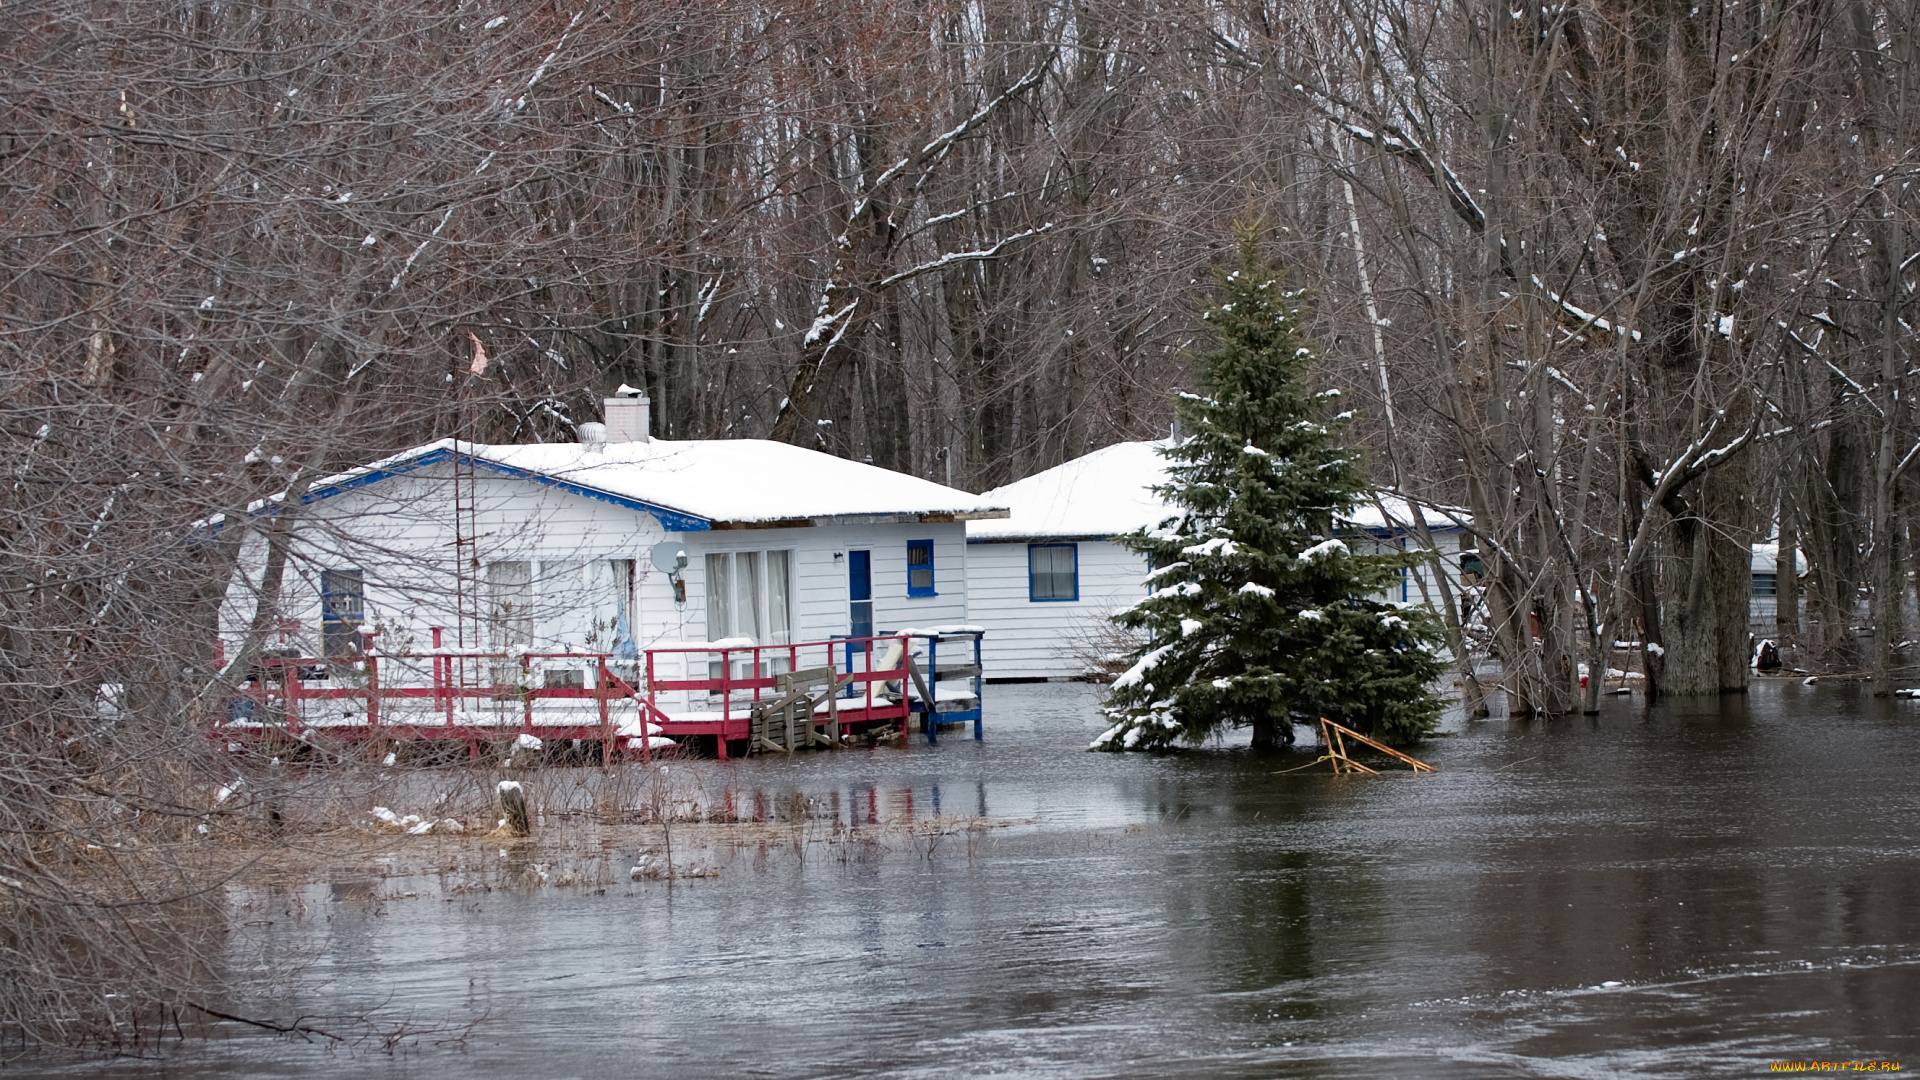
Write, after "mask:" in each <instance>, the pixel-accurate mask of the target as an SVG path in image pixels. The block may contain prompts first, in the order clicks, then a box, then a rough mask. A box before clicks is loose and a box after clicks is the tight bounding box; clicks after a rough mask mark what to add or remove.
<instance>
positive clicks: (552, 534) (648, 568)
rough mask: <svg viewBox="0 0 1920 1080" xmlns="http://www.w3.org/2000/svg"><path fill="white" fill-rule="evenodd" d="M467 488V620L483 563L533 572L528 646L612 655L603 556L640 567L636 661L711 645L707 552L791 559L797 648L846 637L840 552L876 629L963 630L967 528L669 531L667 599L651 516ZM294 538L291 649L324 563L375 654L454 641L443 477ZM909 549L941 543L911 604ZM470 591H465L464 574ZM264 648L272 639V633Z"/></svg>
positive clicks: (451, 554) (399, 483)
mask: <svg viewBox="0 0 1920 1080" xmlns="http://www.w3.org/2000/svg"><path fill="white" fill-rule="evenodd" d="M463 483H464V480H463ZM474 492H475V495H474V499H473V503H474V507H475V512H474V515H473V519H474V525H473V529H472V535H474V536H477V537H478V538H479V540H478V546H477V554H478V558H479V560H480V561H481V563H482V569H481V571H480V577H481V583H480V586H479V588H478V591H477V594H475V593H472V592H470V593H469V594H468V595H469V597H470V599H469V600H468V601H467V603H466V605H465V607H466V608H467V609H468V610H469V612H471V610H472V609H473V608H474V607H475V606H476V602H475V600H473V599H471V597H473V596H474V595H477V597H478V599H477V607H478V609H479V612H480V614H481V618H482V620H484V618H485V614H486V610H487V590H486V585H485V569H484V564H486V563H488V562H493V561H498V560H526V561H528V562H531V563H533V564H534V576H535V581H536V586H535V590H534V593H535V596H536V597H537V601H538V606H537V608H536V610H535V612H534V648H535V649H536V650H539V651H559V650H562V649H567V648H571V649H574V650H580V651H606V650H610V649H611V648H612V645H613V634H612V624H613V613H614V599H613V575H612V573H611V571H610V569H609V568H608V567H607V565H606V561H607V560H610V559H632V560H634V563H635V569H636V571H637V574H638V578H637V581H636V582H635V589H634V592H635V594H636V595H635V604H634V607H635V612H634V620H633V623H634V624H633V627H632V629H633V633H634V640H635V643H636V644H637V645H638V647H639V648H641V649H643V650H644V649H646V648H648V647H649V646H654V645H661V644H668V643H674V642H698V641H702V640H704V639H705V637H706V588H705V586H706V582H705V574H706V569H705V566H706V559H705V556H706V555H707V554H708V553H712V552H739V551H759V552H764V551H775V550H786V551H791V552H793V568H792V574H793V609H794V634H795V640H799V641H818V640H824V639H827V638H831V637H834V636H844V635H846V633H847V632H848V629H849V611H848V606H847V603H848V601H847V595H848V593H847V589H848V571H847V559H846V557H845V556H846V552H847V551H849V550H856V549H866V550H868V551H871V552H872V559H873V600H874V625H875V628H876V630H878V631H880V632H886V631H889V630H898V629H902V628H904V627H909V626H917V627H931V626H940V625H948V624H954V623H961V622H964V621H965V620H966V613H967V590H966V586H967V578H966V547H967V545H966V531H965V529H966V527H965V525H964V524H962V523H958V522H955V523H946V524H932V525H926V524H920V525H829V526H817V527H812V528H798V529H737V530H736V529H723V530H715V531H711V532H691V533H675V534H671V535H672V536H673V538H675V539H677V540H680V541H682V542H684V543H685V545H686V551H687V555H688V565H687V567H686V569H685V570H684V571H683V572H682V575H681V577H682V579H683V581H684V582H685V586H686V591H685V596H686V599H685V601H684V602H676V601H675V599H674V593H673V586H672V582H671V581H670V580H669V579H668V577H667V576H666V575H665V574H664V573H662V572H661V571H659V570H657V569H655V568H654V567H653V565H652V563H651V561H650V560H649V553H650V550H651V549H652V547H653V546H654V545H655V544H656V543H658V542H660V541H661V540H664V539H667V538H668V536H669V534H668V533H666V532H665V531H664V530H663V529H662V528H661V527H660V524H659V522H658V521H657V520H656V519H655V518H654V517H653V515H652V514H649V513H645V512H641V511H635V510H630V509H626V508H624V507H620V506H615V505H613V504H610V503H606V502H602V501H599V500H596V499H589V498H586V497H583V496H579V495H574V494H571V493H568V492H564V491H560V490H558V489H556V488H553V487H549V486H546V485H543V484H538V483H534V482H530V481H524V480H516V479H511V478H507V477H499V476H490V475H486V474H482V475H480V476H478V477H477V478H476V479H475V487H474ZM295 536H296V543H295V545H294V547H293V552H292V555H291V557H290V559H289V562H288V568H287V574H286V581H285V585H284V588H283V590H282V602H281V605H280V610H281V612H282V614H283V616H285V617H286V618H288V619H291V620H294V621H295V622H296V623H297V628H295V629H292V630H291V631H290V633H289V635H288V643H289V644H290V645H292V646H294V647H295V648H297V649H299V650H301V651H303V652H305V653H308V654H313V653H317V652H318V651H319V650H320V572H321V571H322V570H324V569H329V568H354V569H359V570H362V571H364V572H365V574H366V620H367V625H368V626H369V627H370V628H378V629H379V630H380V636H379V637H378V638H377V639H376V641H377V648H378V649H379V650H380V651H382V652H387V653H399V652H409V651H425V650H426V649H428V648H429V647H430V646H431V643H432V628H433V627H435V626H438V627H443V628H445V629H444V637H443V640H444V643H445V644H446V645H448V646H456V645H459V644H460V641H459V635H458V634H457V632H456V631H457V628H458V627H459V625H460V621H461V620H460V618H459V614H458V609H459V608H460V606H461V605H460V604H459V603H458V601H457V595H458V594H457V591H456V588H455V569H456V565H455V564H456V554H455V553H456V546H455V544H454V540H455V527H454V510H453V486H452V483H451V478H450V475H449V474H447V473H446V472H445V471H444V470H442V471H440V472H439V473H437V474H436V473H434V472H431V471H428V470H423V471H422V472H420V473H414V474H410V475H407V476H400V477H392V478H389V479H386V480H382V481H379V482H377V483H374V484H370V485H367V486H365V487H362V488H359V489H356V490H354V491H351V492H348V493H346V494H342V495H338V496H335V497H333V498H330V499H327V500H324V501H322V502H318V503H315V504H313V505H311V506H309V507H306V508H305V509H304V510H303V512H302V516H301V519H300V522H299V524H298V526H297V527H296V531H295ZM909 540H932V541H933V543H934V587H935V595H934V596H930V597H909V596H907V595H906V591H907V584H906V583H907V542H908V541H909ZM466 550H470V551H471V550H474V549H471V548H470V549H466ZM836 554H838V555H839V556H840V558H839V559H837V560H836V559H835V557H834V556H835V555H836ZM263 556H264V544H263V543H261V541H260V540H259V537H258V535H257V534H256V535H254V536H251V537H250V538H249V540H248V541H247V542H246V543H245V544H243V552H242V559H241V571H240V573H239V574H238V575H236V580H235V582H234V584H233V586H232V588H230V589H229V592H228V598H227V603H226V605H225V609H224V611H223V614H222V620H221V628H222V636H223V638H224V639H225V640H226V642H227V645H228V647H229V649H231V648H232V647H233V646H234V645H236V644H237V642H238V641H239V640H240V638H241V636H242V635H243V633H244V629H245V627H246V626H247V625H248V624H249V623H250V622H251V620H252V617H253V597H254V595H255V592H256V590H257V583H258V581H259V579H260V573H261V566H262V562H263ZM468 580H469V585H468V588H469V589H472V584H471V577H470V576H469V579H468ZM762 589H763V592H764V589H765V586H764V582H763V585H762ZM467 621H468V626H467V632H466V646H467V647H468V648H482V649H484V648H486V647H487V641H488V635H487V633H486V630H485V628H484V625H483V626H481V627H479V628H477V629H476V628H475V627H474V626H473V625H472V619H471V617H469V619H468V620H467ZM270 644H278V638H277V636H276V638H275V640H274V641H272V642H270Z"/></svg>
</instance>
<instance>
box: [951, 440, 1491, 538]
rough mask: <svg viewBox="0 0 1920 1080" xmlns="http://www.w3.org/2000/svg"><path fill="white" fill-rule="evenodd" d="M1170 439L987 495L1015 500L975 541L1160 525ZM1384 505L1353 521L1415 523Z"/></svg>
mask: <svg viewBox="0 0 1920 1080" xmlns="http://www.w3.org/2000/svg"><path fill="white" fill-rule="evenodd" d="M1167 445H1168V444H1167V441H1166V440H1157V441H1154V442H1126V443H1115V444H1114V445H1112V446H1109V447H1106V448H1105V449H1102V450H1095V451H1094V452H1093V453H1091V454H1088V455H1086V456H1084V457H1078V458H1075V459H1073V460H1072V461H1069V462H1067V463H1066V464H1064V465H1056V466H1054V467H1053V468H1051V469H1048V470H1046V471H1045V472H1040V473H1035V474H1033V475H1032V476H1029V477H1027V478H1026V479H1025V480H1017V481H1015V482H1014V483H1011V484H1008V485H1006V486H1005V487H998V488H994V489H993V490H992V491H989V492H987V493H986V494H984V495H982V496H981V498H983V499H987V500H990V501H991V502H993V503H995V504H997V505H1000V506H1005V507H1008V508H1009V509H1010V510H1011V513H1010V514H1009V515H1008V516H1007V517H1004V518H999V519H997V520H990V521H987V520H983V521H969V522H968V523H967V539H968V540H982V541H985V540H1023V539H1027V538H1029V537H1049V536H1051V537H1069V536H1079V537H1104V536H1119V535H1121V534H1122V533H1129V532H1133V531H1134V530H1136V529H1144V528H1150V527H1152V526H1154V525H1158V524H1159V523H1160V521H1161V519H1162V518H1164V517H1166V516H1167V505H1166V503H1164V502H1162V501H1161V500H1160V498H1159V496H1156V495H1155V494H1154V493H1153V492H1152V491H1151V490H1150V489H1151V488H1152V487H1154V486H1155V485H1157V484H1164V483H1166V482H1167V459H1166V458H1164V457H1162V456H1161V455H1160V451H1161V450H1162V449H1164V448H1166V446H1167ZM1379 501H1380V503H1381V504H1382V506H1384V507H1385V511H1386V512H1385V513H1382V512H1381V506H1375V505H1374V504H1373V503H1362V504H1360V505H1359V506H1356V507H1354V512H1353V514H1352V515H1351V518H1350V521H1351V523H1352V524H1353V525H1355V526H1358V527H1359V528H1362V529H1369V530H1373V531H1404V530H1408V529H1411V528H1412V527H1413V524H1412V523H1413V515H1412V513H1411V512H1410V511H1409V509H1408V507H1407V501H1406V500H1405V499H1402V498H1400V497H1399V496H1395V495H1387V494H1384V493H1382V494H1381V495H1380V499H1379ZM1425 517H1426V519H1427V528H1429V529H1432V530H1434V531H1445V530H1449V529H1457V528H1459V527H1460V523H1464V522H1466V521H1468V520H1469V519H1468V517H1467V514H1466V512H1465V511H1462V510H1454V509H1451V508H1447V509H1435V508H1431V507H1429V508H1426V510H1425Z"/></svg>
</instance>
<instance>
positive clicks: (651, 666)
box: [212, 632, 981, 760]
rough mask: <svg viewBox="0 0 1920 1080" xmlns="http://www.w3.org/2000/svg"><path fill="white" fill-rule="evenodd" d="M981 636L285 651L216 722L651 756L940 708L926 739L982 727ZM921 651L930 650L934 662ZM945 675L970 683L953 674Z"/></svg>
mask: <svg viewBox="0 0 1920 1080" xmlns="http://www.w3.org/2000/svg"><path fill="white" fill-rule="evenodd" d="M979 638H980V635H979V634H978V633H977V632H965V633H938V632H928V633H922V632H909V633H899V634H892V635H883V636H877V637H872V638H853V639H848V638H836V639H833V640H830V641H816V642H804V643H797V644H792V645H764V646H754V645H746V644H742V645H737V646H736V645H731V644H721V645H714V644H707V643H700V644H690V645H681V646H671V647H663V648H657V649H649V650H647V651H646V652H645V653H644V654H643V655H642V657H641V658H640V659H638V660H627V661H624V662H622V661H621V660H620V659H619V658H617V657H615V656H612V655H611V654H606V653H578V652H557V653H537V652H526V651H515V652H479V651H468V650H457V649H443V648H437V649H433V650H431V651H429V652H426V653H412V654H378V653H373V652H369V653H368V655H365V656H361V657H354V658H350V659H340V658H335V659H324V658H317V657H299V656H288V655H272V656H267V657H264V658H262V659H261V660H260V661H259V663H257V664H256V665H255V667H254V669H253V671H252V673H251V675H250V677H249V678H248V679H247V681H246V682H245V683H244V684H243V685H242V686H241V687H240V688H239V690H238V692H237V693H236V694H235V696H234V698H233V700H232V703H231V706H230V708H229V710H228V716H227V718H226V719H225V720H224V721H222V722H220V723H219V724H217V725H215V730H214V731H213V732H212V734H213V735H215V736H216V737H218V738H222V739H226V740H228V741H230V742H231V741H236V740H246V739H272V738H280V739H291V740H294V741H298V742H303V743H309V744H315V743H319V742H326V743H335V744H337V743H348V744H351V743H356V742H358V743H386V742H414V741H439V742H450V743H456V744H463V745H464V746H465V747H466V749H467V752H468V753H469V755H471V756H478V755H479V754H480V753H481V750H482V748H483V747H485V746H488V745H495V744H501V743H506V742H511V741H513V740H516V739H518V738H519V737H520V736H522V735H531V736H533V737H535V738H538V739H541V740H542V741H543V742H544V741H545V740H549V739H559V740H574V741H578V742H583V743H591V744H595V745H597V746H598V748H599V750H600V753H601V755H602V758H603V760H610V759H611V758H613V757H615V756H620V755H636V756H638V757H639V758H641V759H642V760H646V759H647V758H649V757H650V756H651V755H652V754H653V753H654V752H656V751H658V750H662V749H665V748H667V747H668V746H675V745H678V744H680V743H682V742H684V741H685V740H686V739H689V738H698V739H702V740H703V741H704V740H705V739H712V740H713V745H714V748H715V751H716V752H717V754H718V756H719V757H721V758H726V757H730V756H733V755H735V754H738V753H752V752H754V751H755V750H766V749H773V750H780V751H787V750H792V749H799V748H802V747H804V746H814V745H821V746H839V745H841V744H842V743H843V742H844V741H845V740H846V738H847V736H849V735H851V734H855V733H858V732H862V731H869V730H871V729H874V728H876V727H883V726H886V727H893V728H895V729H897V730H899V731H901V732H902V733H904V732H905V731H906V729H907V727H908V723H909V721H910V720H911V718H912V716H913V715H914V714H915V713H921V714H927V713H932V714H933V717H934V719H933V721H932V722H930V723H927V724H926V725H925V727H926V731H927V736H928V740H929V741H932V740H933V739H935V738H936V733H937V730H938V727H939V725H940V724H942V723H955V722H966V721H971V722H972V723H973V725H974V737H975V738H979V737H980V736H981V709H980V696H979V695H980V685H979V671H980V665H979ZM943 643H944V644H946V646H947V650H948V654H949V656H951V655H952V654H953V652H954V651H955V650H956V647H957V646H958V647H961V651H970V652H971V653H972V658H973V663H971V664H963V663H954V662H951V661H943V660H941V659H940V655H939V653H940V648H941V645H942V644H943ZM968 647H970V648H968ZM916 648H924V650H925V652H926V655H927V670H926V671H922V670H921V667H920V665H919V663H918V662H917V661H916V660H915V659H914V653H915V650H916ZM929 675H931V676H932V680H931V682H929ZM943 679H944V680H946V681H948V682H949V683H951V682H954V681H956V680H971V683H970V685H969V686H968V687H966V688H962V687H958V686H951V685H949V686H941V685H940V682H941V680H943ZM642 688H644V689H642ZM776 712H777V714H778V715H777V716H776V715H775V714H776ZM776 719H777V721H778V722H777V723H775V722H774V721H775V720H776ZM770 724H771V726H770ZM802 728H804V729H805V737H804V738H802V737H801V736H800V734H798V733H799V731H800V729H802Z"/></svg>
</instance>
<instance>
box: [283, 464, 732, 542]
mask: <svg viewBox="0 0 1920 1080" xmlns="http://www.w3.org/2000/svg"><path fill="white" fill-rule="evenodd" d="M459 456H460V457H461V458H462V459H464V460H466V461H467V462H470V463H471V464H472V465H473V466H474V467H476V468H482V469H486V470H487V471H489V472H493V473H498V474H499V475H501V476H511V477H513V478H514V479H516V480H532V481H533V482H535V483H537V484H545V485H547V486H548V487H555V488H559V489H560V490H561V491H565V492H568V493H569V494H573V495H578V496H581V497H582V498H587V499H595V500H597V501H599V502H603V503H611V504H612V505H614V506H618V507H621V508H623V509H626V510H634V511H638V512H640V513H643V514H652V515H653V516H654V518H655V519H656V520H658V521H659V522H660V527H661V528H663V529H665V530H667V531H668V532H706V531H708V530H710V529H712V528H713V523H712V522H711V521H708V520H707V519H706V518H700V517H694V516H693V515H692V514H687V513H682V512H681V511H679V510H669V509H667V508H666V507H664V506H655V505H653V504H652V503H648V502H641V501H640V500H639V499H629V498H627V497H626V496H624V495H615V494H613V493H611V492H606V491H601V490H600V489H599V488H591V487H587V486H586V485H585V484H576V483H574V482H572V481H571V480H562V479H560V478H558V477H554V476H548V475H547V474H546V473H541V472H534V471H533V470H531V469H516V468H514V467H512V466H510V465H502V464H500V463H499V462H497V461H488V460H487V459H485V458H478V457H474V456H473V455H471V454H461V455H459ZM453 458H454V451H453V450H451V449H448V448H447V447H444V446H443V447H440V448H439V449H437V450H429V451H428V452H426V453H424V454H421V455H420V456H419V457H417V458H411V459H409V460H406V461H402V462H398V463H396V464H394V465H391V466H389V467H387V468H384V469H371V470H369V471H367V472H364V473H361V474H360V475H359V476H356V477H354V478H352V479H351V480H343V481H341V482H340V483H337V484H328V485H327V486H326V487H323V488H314V489H313V490H312V491H309V492H307V494H306V496H305V497H303V498H302V499H301V500H300V501H301V502H303V503H311V502H318V501H319V500H321V499H330V498H332V497H334V496H335V495H343V494H345V493H347V492H349V491H352V490H354V489H355V488H363V487H366V486H367V485H368V484H377V483H379V482H380V481H382V480H386V479H390V478H392V477H395V476H402V475H405V474H406V473H410V472H412V471H414V470H415V469H421V468H425V467H426V466H428V465H438V464H440V463H441V462H444V461H451V460H453Z"/></svg>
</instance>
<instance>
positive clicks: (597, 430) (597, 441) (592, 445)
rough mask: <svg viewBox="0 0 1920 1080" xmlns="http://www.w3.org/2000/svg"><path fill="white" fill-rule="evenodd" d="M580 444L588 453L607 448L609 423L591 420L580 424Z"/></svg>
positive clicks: (595, 452)
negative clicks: (597, 422)
mask: <svg viewBox="0 0 1920 1080" xmlns="http://www.w3.org/2000/svg"><path fill="white" fill-rule="evenodd" d="M579 430H580V445H581V446H583V447H585V448H586V450H587V453H589V454H597V453H599V452H600V451H602V450H605V449H606V448H607V425H605V424H596V423H594V422H593V421H591V420H589V421H587V422H586V423H584V424H581V425H580V429H579Z"/></svg>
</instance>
